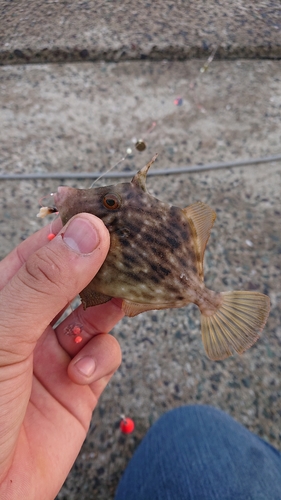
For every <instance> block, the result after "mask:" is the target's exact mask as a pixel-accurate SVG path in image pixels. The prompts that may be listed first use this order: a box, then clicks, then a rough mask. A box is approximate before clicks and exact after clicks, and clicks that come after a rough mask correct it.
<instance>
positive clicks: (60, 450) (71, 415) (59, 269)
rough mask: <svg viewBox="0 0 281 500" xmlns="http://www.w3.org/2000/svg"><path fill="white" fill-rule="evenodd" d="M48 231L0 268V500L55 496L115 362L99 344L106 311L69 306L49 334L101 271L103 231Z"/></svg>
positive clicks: (116, 310)
mask: <svg viewBox="0 0 281 500" xmlns="http://www.w3.org/2000/svg"><path fill="white" fill-rule="evenodd" d="M77 222H79V224H78V226H77ZM52 230H53V232H55V233H56V232H58V231H59V233H58V235H57V236H56V237H55V238H54V239H53V240H52V241H51V242H49V243H48V240H47V235H48V233H49V232H50V226H47V227H45V228H44V229H42V230H40V231H38V232H37V233H35V234H34V235H33V236H31V237H30V238H28V239H27V240H26V241H24V242H23V243H21V244H20V245H19V246H18V247H17V248H16V249H15V250H13V252H11V254H9V255H8V256H7V257H6V258H5V259H4V260H2V262H1V263H0V290H1V291H0V498H1V500H18V499H19V498H20V499H21V500H25V499H28V500H33V499H38V498H40V499H41V498H44V500H49V499H50V500H51V499H53V498H54V497H55V496H56V494H57V493H58V491H59V489H60V488H61V486H62V484H63V482H64V480H65V478H66V476H67V474H68V472H69V470H70V468H71V466H72V464H73V462H74V460H75V458H76V456H77V454H78V452H79V450H80V448H81V446H82V443H83V441H84V439H85V436H86V433H87V430H88V427H89V424H90V421H91V416H92V411H93V409H94V408H95V406H96V404H97V401H98V398H99V396H100V394H101V393H102V391H103V390H104V388H105V386H106V384H107V383H108V381H109V379H110V378H111V376H112V375H113V373H114V372H115V370H116V369H117V368H118V366H119V364H120V362H121V353H120V347H119V344H118V342H117V341H116V339H115V338H114V337H112V336H111V335H107V334H106V333H107V332H109V331H110V330H111V329H112V328H113V326H114V325H115V324H116V323H117V322H118V321H119V320H120V319H121V318H122V317H123V312H122V311H121V308H120V307H119V305H118V303H116V301H110V302H107V303H106V304H102V305H100V306H96V307H94V308H89V309H87V310H86V311H83V309H82V306H79V307H78V308H77V309H76V310H75V311H74V312H73V313H72V314H70V316H68V318H66V319H65V320H64V321H63V322H62V323H61V324H60V325H59V326H58V327H57V328H56V330H54V329H53V328H52V325H53V324H55V321H56V320H57V318H59V317H60V315H61V313H62V311H63V310H64V309H65V308H66V306H67V305H68V304H69V302H71V300H72V299H73V298H74V297H75V296H76V295H77V293H79V292H80V291H81V290H82V289H83V288H84V287H85V286H86V285H87V284H88V283H89V282H90V281H91V279H92V278H93V277H94V275H95V274H96V273H97V271H98V270H99V268H100V266H101V265H102V263H103V261H104V259H105V257H106V255H107V252H108V248H109V234H108V231H107V229H106V227H105V226H104V224H103V223H102V221H101V220H100V219H98V218H97V217H95V216H93V215H90V214H79V215H77V216H75V217H74V218H73V219H71V220H70V221H69V222H68V223H67V224H66V226H65V227H64V228H63V229H61V222H60V221H59V220H57V221H55V222H54V223H53V227H52ZM46 243H47V244H46ZM73 322H74V323H75V322H77V323H79V324H82V325H83V340H82V342H81V343H79V344H76V343H75V342H74V340H73V337H70V336H68V335H65V333H64V329H65V327H66V326H67V325H69V324H71V323H73ZM83 369H84V370H83Z"/></svg>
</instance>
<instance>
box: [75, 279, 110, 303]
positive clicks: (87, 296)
mask: <svg viewBox="0 0 281 500" xmlns="http://www.w3.org/2000/svg"><path fill="white" fill-rule="evenodd" d="M79 295H80V297H81V301H82V305H83V309H87V307H91V306H98V305H100V304H105V303H106V302H109V300H111V299H112V297H110V296H109V295H104V294H103V293H99V292H95V291H94V290H91V283H90V284H89V285H88V286H86V288H84V290H82V292H81V293H80V294H79Z"/></svg>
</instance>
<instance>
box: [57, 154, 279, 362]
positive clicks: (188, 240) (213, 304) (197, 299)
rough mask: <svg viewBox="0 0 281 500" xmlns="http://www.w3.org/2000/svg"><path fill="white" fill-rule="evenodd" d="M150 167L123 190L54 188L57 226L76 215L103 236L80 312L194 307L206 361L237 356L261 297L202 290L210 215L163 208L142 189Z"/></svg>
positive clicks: (258, 318) (261, 322) (264, 302)
mask: <svg viewBox="0 0 281 500" xmlns="http://www.w3.org/2000/svg"><path fill="white" fill-rule="evenodd" d="M156 156H157V155H155V156H154V157H153V158H152V160H151V161H150V162H149V163H148V164H147V165H146V166H145V167H143V168H142V169H141V170H140V171H139V172H137V174H136V175H135V176H134V177H133V179H132V181H131V182H126V183H118V184H116V185H111V186H104V187H96V188H90V189H75V188H71V187H65V186H61V187H59V188H58V192H57V193H56V195H55V205H56V210H58V212H59V214H60V216H61V219H62V222H63V224H65V223H66V222H67V221H68V220H69V219H70V218H71V217H73V216H74V215H75V214H78V213H80V212H88V213H91V214H94V215H96V216H97V217H99V218H100V219H102V221H103V222H104V224H105V226H106V227H107V229H108V231H109V233H110V249H109V252H108V255H107V257H106V260H105V262H104V264H103V265H102V267H101V268H100V270H99V272H98V273H97V275H96V276H95V277H94V279H93V280H92V281H91V282H90V283H89V285H88V286H87V287H86V288H85V289H84V290H83V291H82V292H81V293H80V296H81V299H82V303H83V307H84V308H87V307H91V306H95V305H98V304H102V303H105V302H107V301H109V300H110V299H111V298H113V297H118V298H121V299H122V307H123V310H124V313H125V315H127V316H136V315H137V314H140V313H142V312H144V311H149V310H155V309H167V308H176V307H183V306H186V305H187V304H189V303H194V304H196V305H197V306H198V307H199V309H200V312H201V331H202V340H203V344H204V347H205V350H206V353H207V355H208V357H209V358H210V359H212V360H221V359H224V358H227V357H228V356H230V355H232V354H233V353H234V352H237V353H239V354H241V353H243V352H244V351H245V350H246V349H248V348H249V347H251V346H252V345H253V344H254V342H256V340H257V339H258V338H259V333H260V332H261V331H262V329H263V328H264V326H265V323H266V320H267V317H268V314H269V310H270V300H269V297H267V296H266V295H263V294H262V293H258V292H252V291H250V292H248V291H230V292H221V293H218V292H214V291H212V290H209V289H208V288H206V286H205V284H204V271H203V260H204V252H205V248H206V245H207V242H208V239H209V236H210V231H211V228H212V226H213V224H214V222H215V219H216V213H215V212H214V211H213V210H212V208H210V207H209V206H208V205H206V204H205V203H202V202H201V201H198V202H196V203H193V204H192V205H190V206H188V207H186V208H179V207H176V206H171V205H169V204H167V203H163V202H162V201H160V200H158V199H157V198H155V197H153V196H151V195H150V194H149V193H148V191H147V188H146V175H147V172H148V170H149V168H150V166H151V164H152V163H153V162H154V161H155V159H156Z"/></svg>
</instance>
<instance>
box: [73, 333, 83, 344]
mask: <svg viewBox="0 0 281 500" xmlns="http://www.w3.org/2000/svg"><path fill="white" fill-rule="evenodd" d="M82 340H83V339H82V337H81V336H80V335H77V337H75V338H74V342H75V344H80V342H82Z"/></svg>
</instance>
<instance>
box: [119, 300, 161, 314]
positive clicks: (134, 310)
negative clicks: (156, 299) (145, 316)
mask: <svg viewBox="0 0 281 500" xmlns="http://www.w3.org/2000/svg"><path fill="white" fill-rule="evenodd" d="M167 307H169V305H167V304H163V305H161V304H138V303H136V302H131V301H129V300H123V302H122V309H123V311H124V313H125V316H130V317H131V318H132V317H133V316H137V314H140V313H142V312H145V311H154V310H156V309H166V308H167Z"/></svg>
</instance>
